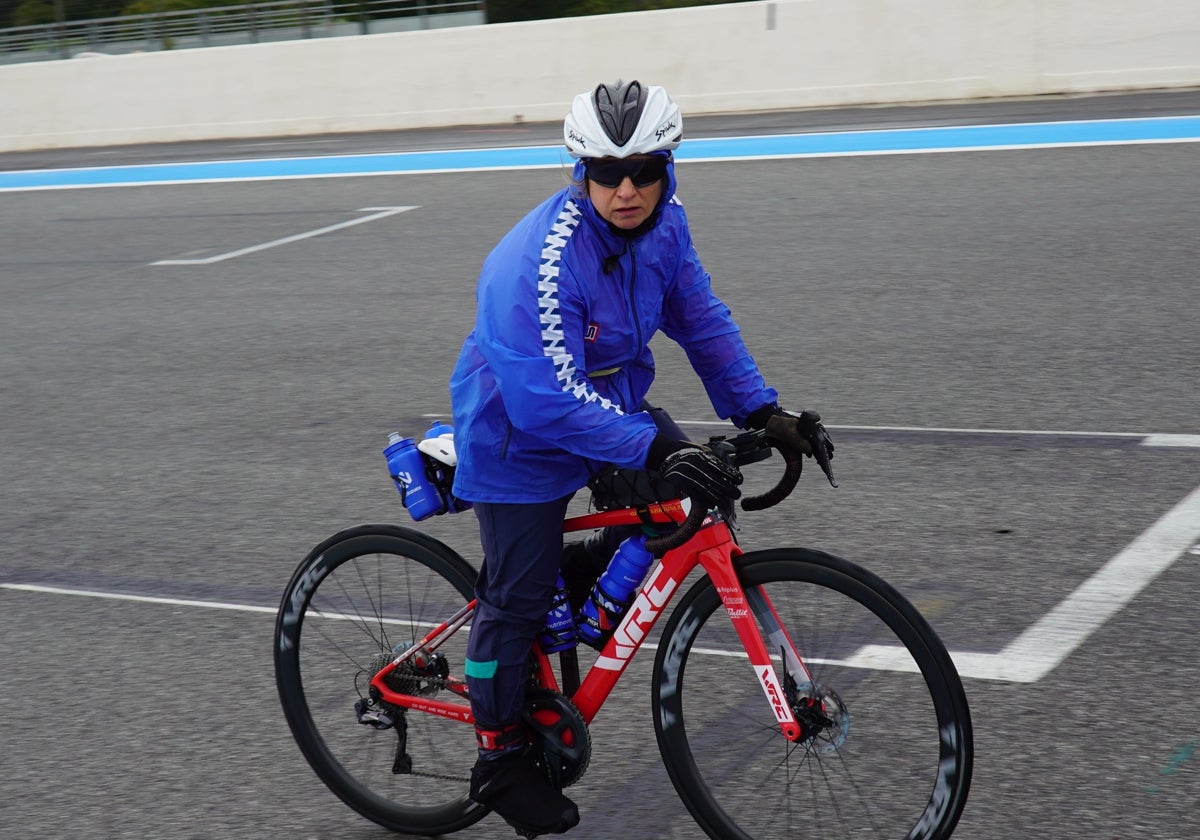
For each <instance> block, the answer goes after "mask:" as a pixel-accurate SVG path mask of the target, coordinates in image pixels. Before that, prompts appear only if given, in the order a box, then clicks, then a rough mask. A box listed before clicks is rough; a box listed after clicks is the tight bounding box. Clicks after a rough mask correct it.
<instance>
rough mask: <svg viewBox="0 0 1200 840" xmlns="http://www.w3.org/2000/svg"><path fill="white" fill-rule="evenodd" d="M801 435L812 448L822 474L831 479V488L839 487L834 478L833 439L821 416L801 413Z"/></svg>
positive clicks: (814, 413) (812, 412)
mask: <svg viewBox="0 0 1200 840" xmlns="http://www.w3.org/2000/svg"><path fill="white" fill-rule="evenodd" d="M799 426H800V434H801V435H802V436H803V437H804V439H805V440H806V441H808V445H809V446H810V447H811V448H812V456H813V458H814V459H816V462H817V465H818V466H819V467H820V468H821V472H823V473H825V477H826V478H827V479H829V484H830V486H831V487H837V486H838V485H837V481H836V480H835V479H834V477H833V464H832V463H831V462H832V460H833V448H834V447H833V439H832V438H831V437H830V436H829V432H828V430H827V429H826V428H825V425H824V424H823V423H822V422H821V415H819V414H817V413H816V412H815V411H802V412H800V422H799Z"/></svg>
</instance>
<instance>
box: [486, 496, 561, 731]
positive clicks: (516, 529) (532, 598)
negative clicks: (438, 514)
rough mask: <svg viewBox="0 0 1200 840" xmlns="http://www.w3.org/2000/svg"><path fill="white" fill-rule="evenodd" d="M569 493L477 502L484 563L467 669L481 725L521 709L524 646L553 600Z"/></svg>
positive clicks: (512, 717)
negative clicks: (515, 501) (534, 500)
mask: <svg viewBox="0 0 1200 840" xmlns="http://www.w3.org/2000/svg"><path fill="white" fill-rule="evenodd" d="M570 500H571V497H570V496H564V497H563V498H561V499H556V500H555V501H552V502H537V503H528V502H527V503H524V504H488V503H484V502H476V503H475V507H474V509H475V515H476V516H477V517H478V518H479V536H480V540H481V542H482V543H483V567H482V568H481V569H480V571H479V579H478V580H477V581H476V583H475V597H476V598H477V599H478V604H477V605H476V607H475V616H474V618H472V619H471V634H470V636H469V637H468V640H467V662H466V675H467V686H468V688H469V689H470V692H471V712H472V714H474V716H475V723H476V725H477V726H480V727H481V728H484V729H497V728H500V727H502V726H506V725H508V724H511V723H515V722H516V721H517V720H518V718H520V716H521V707H522V704H523V703H524V700H525V682H526V680H527V679H528V676H529V649H530V648H531V647H532V646H533V640H534V637H536V636H537V634H538V631H539V630H541V629H542V627H543V625H544V624H545V623H546V612H547V611H548V610H549V609H550V604H551V602H552V601H553V600H554V593H555V590H556V589H557V583H558V567H559V564H560V563H561V562H562V548H563V533H562V522H563V518H564V517H566V515H567V503H568V502H570Z"/></svg>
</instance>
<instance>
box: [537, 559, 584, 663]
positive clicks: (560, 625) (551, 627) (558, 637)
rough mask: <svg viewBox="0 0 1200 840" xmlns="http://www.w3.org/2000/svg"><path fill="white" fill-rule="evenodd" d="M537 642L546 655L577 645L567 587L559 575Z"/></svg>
mask: <svg viewBox="0 0 1200 840" xmlns="http://www.w3.org/2000/svg"><path fill="white" fill-rule="evenodd" d="M538 641H540V642H541V643H542V650H543V651H545V652H546V653H558V652H559V651H560V650H570V649H571V648H573V647H575V645H577V644H579V638H578V636H577V635H576V633H575V616H574V615H572V614H571V602H570V600H569V599H568V597H567V585H566V583H564V582H563V576H562V574H561V573H559V575H558V588H557V589H556V590H555V592H554V603H553V604H551V605H550V611H549V612H547V613H546V626H545V627H543V628H542V632H541V633H540V634H539V635H538Z"/></svg>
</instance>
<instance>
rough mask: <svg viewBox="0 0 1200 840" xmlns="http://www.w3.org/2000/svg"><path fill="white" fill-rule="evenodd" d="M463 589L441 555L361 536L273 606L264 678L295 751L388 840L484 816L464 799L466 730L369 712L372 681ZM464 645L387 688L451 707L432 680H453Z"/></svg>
mask: <svg viewBox="0 0 1200 840" xmlns="http://www.w3.org/2000/svg"><path fill="white" fill-rule="evenodd" d="M474 583H475V571H474V570H473V569H472V568H471V566H470V565H469V564H468V563H467V562H466V561H465V560H463V559H462V558H461V557H459V556H458V555H457V554H456V553H455V552H453V551H452V550H451V549H449V548H447V547H446V546H445V545H443V544H442V543H440V542H438V541H436V540H434V539H432V538H430V537H428V536H425V535H424V534H421V533H420V532H418V531H413V530H410V529H407V528H400V527H395V526H388V525H365V526H362V527H359V528H354V529H351V530H349V531H344V532H342V533H340V534H337V535H336V536H334V537H331V538H330V539H329V540H326V541H325V542H324V543H322V544H321V545H319V546H317V548H315V549H313V551H312V553H311V554H309V556H308V557H307V558H306V559H305V560H304V562H303V563H302V564H301V565H300V567H299V568H298V569H297V570H296V573H295V574H294V575H293V577H292V580H291V582H290V583H289V584H288V587H287V590H286V591H285V593H284V596H283V603H282V604H281V606H280V610H279V617H278V619H277V621H276V631H275V677H276V683H277V686H278V689H279V697H280V700H281V702H282V704H283V709H284V713H285V714H286V717H287V721H288V725H289V726H290V727H291V730H292V734H293V735H294V736H295V739H296V743H297V744H299V746H300V749H301V751H302V752H303V753H304V756H305V758H306V759H308V762H309V764H310V765H312V768H313V770H315V771H316V773H317V775H318V776H319V777H320V778H321V780H322V781H323V782H324V783H325V784H326V785H327V786H328V787H329V788H330V790H332V791H333V792H334V793H336V794H337V795H338V797H340V798H341V799H342V800H343V801H344V802H345V803H346V804H347V805H349V806H350V807H351V808H353V809H354V810H356V811H358V812H359V813H360V814H362V815H363V816H365V817H367V818H368V819H371V820H373V821H375V822H376V823H379V824H380V825H382V826H386V827H387V828H390V829H392V830H394V831H402V832H407V833H410V834H423V835H435V834H443V833H450V832H453V831H457V830H459V829H462V828H465V827H466V826H469V825H471V824H472V823H474V822H476V821H477V820H479V819H480V818H482V817H483V816H484V815H485V814H486V813H487V809H485V808H483V807H481V806H479V805H477V804H476V803H475V802H473V801H472V800H471V799H469V798H468V796H467V790H468V787H469V785H470V778H471V766H472V765H473V764H474V762H475V757H476V755H477V751H476V745H475V732H474V729H473V728H472V727H471V726H468V725H465V724H464V723H462V722H461V721H453V720H449V719H447V718H444V717H440V716H437V715H433V714H426V713H422V712H414V711H405V710H403V709H399V708H388V707H384V706H382V705H379V704H375V703H371V702H368V701H369V697H370V692H369V691H368V684H369V681H370V679H371V677H372V676H374V674H375V673H376V672H378V670H379V669H380V668H382V667H383V666H384V665H385V664H387V663H388V662H389V660H390V657H391V656H393V655H394V654H395V653H399V652H400V651H402V650H404V649H405V648H407V647H409V646H411V645H412V644H413V643H414V642H415V641H417V640H420V639H421V638H423V637H424V636H425V635H426V634H427V633H428V632H429V631H430V630H431V629H433V628H434V627H436V626H437V625H438V624H440V623H441V622H443V621H445V620H446V619H447V618H449V617H450V616H451V615H453V614H454V612H455V611H457V610H458V609H460V608H461V607H462V606H463V605H464V604H466V603H467V602H468V601H469V600H470V599H471V598H472V597H473V587H474ZM466 644H467V633H466V632H459V633H456V634H455V635H454V636H452V637H451V638H450V640H449V641H447V642H446V643H445V644H443V645H442V646H441V647H440V648H439V649H438V650H437V651H436V653H435V655H433V656H424V657H423V656H421V655H420V654H419V655H418V657H414V660H418V659H419V660H420V661H418V662H417V664H416V665H415V666H410V667H409V668H408V669H407V670H406V671H405V672H404V673H399V672H400V670H401V669H400V668H397V669H396V670H395V671H393V673H394V674H396V677H395V678H394V682H392V687H393V688H395V689H396V690H397V691H402V692H405V693H412V694H421V695H423V696H426V697H433V696H436V697H437V698H438V699H439V700H446V699H450V700H453V699H454V694H453V693H451V692H449V691H448V690H447V689H446V688H445V685H446V683H445V681H444V679H442V678H443V677H444V676H445V675H446V673H447V672H448V671H449V670H453V671H454V672H456V673H462V668H463V662H464V660H465V657H466ZM462 702H463V704H464V708H468V707H467V703H466V700H463V701H462ZM364 720H365V721H366V722H363V721H364Z"/></svg>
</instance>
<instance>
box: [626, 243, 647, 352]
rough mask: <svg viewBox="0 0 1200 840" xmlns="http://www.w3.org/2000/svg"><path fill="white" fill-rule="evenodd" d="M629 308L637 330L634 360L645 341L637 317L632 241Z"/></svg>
mask: <svg viewBox="0 0 1200 840" xmlns="http://www.w3.org/2000/svg"><path fill="white" fill-rule="evenodd" d="M629 310H630V312H632V313H633V326H634V329H636V330H637V338H638V346H637V350H636V351H635V352H634V357H633V358H634V359H635V360H636V359H639V358H641V355H642V350H643V349H644V348H645V346H646V343H645V341H644V340H643V338H642V319H641V318H639V317H638V310H637V250H636V249H635V248H634V246H633V242H632V241H630V243H629Z"/></svg>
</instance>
